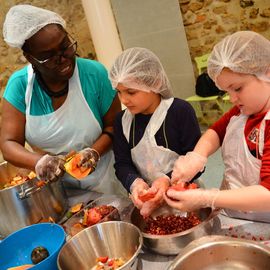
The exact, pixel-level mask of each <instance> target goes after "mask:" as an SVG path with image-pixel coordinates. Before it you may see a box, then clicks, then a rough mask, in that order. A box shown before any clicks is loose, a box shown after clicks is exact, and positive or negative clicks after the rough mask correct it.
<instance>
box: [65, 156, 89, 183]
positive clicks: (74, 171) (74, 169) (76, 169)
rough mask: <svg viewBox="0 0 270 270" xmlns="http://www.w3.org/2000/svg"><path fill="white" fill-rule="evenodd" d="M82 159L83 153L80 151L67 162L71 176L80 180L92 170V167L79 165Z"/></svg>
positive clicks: (67, 169) (67, 170) (66, 167)
mask: <svg viewBox="0 0 270 270" xmlns="http://www.w3.org/2000/svg"><path fill="white" fill-rule="evenodd" d="M80 161H81V155H80V154H79V153H78V154H76V155H74V156H73V157H71V158H70V159H69V160H68V162H66V163H65V169H66V172H68V173H69V174H70V175H71V176H73V177H74V178H76V179H78V180H81V179H82V178H84V177H86V176H87V175H88V174H89V173H90V172H91V168H86V167H82V166H78V164H79V162H80Z"/></svg>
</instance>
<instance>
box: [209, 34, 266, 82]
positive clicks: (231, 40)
mask: <svg viewBox="0 0 270 270" xmlns="http://www.w3.org/2000/svg"><path fill="white" fill-rule="evenodd" d="M225 67H226V68H229V69H230V70H232V71H234V72H238V73H245V74H252V75H255V76H256V77H258V78H259V79H261V80H264V81H270V78H269V77H267V76H266V72H267V71H268V69H269V67H270V41H269V40H267V39H266V38H265V37H263V36H261V35H259V34H258V33H255V32H252V31H239V32H236V33H234V34H232V35H229V36H227V37H225V38H224V39H223V40H222V41H220V42H219V43H217V44H216V45H215V47H214V49H213V51H212V53H211V54H210V56H209V59H208V67H207V72H208V74H209V76H210V77H211V78H212V79H213V80H214V81H215V82H216V79H217V76H218V75H219V74H220V72H221V71H222V69H223V68H225Z"/></svg>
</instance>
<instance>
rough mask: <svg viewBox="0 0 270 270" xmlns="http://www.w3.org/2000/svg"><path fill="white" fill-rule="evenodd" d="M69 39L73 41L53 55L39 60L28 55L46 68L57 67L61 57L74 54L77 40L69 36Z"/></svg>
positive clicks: (68, 56) (69, 56)
mask: <svg viewBox="0 0 270 270" xmlns="http://www.w3.org/2000/svg"><path fill="white" fill-rule="evenodd" d="M69 38H70V40H72V41H73V42H72V43H71V44H70V45H68V46H67V47H66V48H65V49H62V50H60V53H59V54H56V55H53V56H51V57H49V58H47V59H44V60H39V59H37V58H36V57H34V56H32V55H30V57H31V58H32V59H34V60H35V61H37V62H38V63H39V64H42V65H44V66H46V67H47V68H51V69H53V68H55V67H57V66H58V65H59V64H60V63H61V58H62V57H65V58H72V57H74V55H75V54H76V52H77V41H74V39H73V38H72V37H70V36H69Z"/></svg>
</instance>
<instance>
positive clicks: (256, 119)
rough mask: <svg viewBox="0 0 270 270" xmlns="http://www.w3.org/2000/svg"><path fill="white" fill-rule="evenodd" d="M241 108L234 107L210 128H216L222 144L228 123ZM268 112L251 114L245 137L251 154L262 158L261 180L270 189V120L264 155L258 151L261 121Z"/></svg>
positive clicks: (265, 136)
mask: <svg viewBox="0 0 270 270" xmlns="http://www.w3.org/2000/svg"><path fill="white" fill-rule="evenodd" d="M239 114H240V110H239V108H238V107H233V108H232V109H231V110H230V111H228V112H227V113H225V114H224V115H223V116H222V117H221V118H220V119H219V120H218V121H217V122H216V123H214V124H213V125H212V126H211V127H210V128H211V129H213V130H215V131H216V132H217V134H218V136H219V139H220V145H221V144H222V142H223V139H224V136H225V133H226V128H227V125H228V124H229V122H230V119H231V117H232V116H235V115H239ZM265 114H266V113H261V114H255V115H251V116H249V118H248V120H247V122H246V126H245V131H244V133H245V138H246V143H247V146H248V148H249V150H250V152H251V154H252V155H253V156H255V157H257V158H259V159H261V160H262V166H261V172H260V177H261V182H260V184H261V185H262V186H264V187H266V188H267V189H269V190H270V120H266V122H265V133H264V149H263V155H262V156H260V155H259V153H258V150H257V149H258V147H256V146H257V145H258V131H259V126H260V123H261V121H262V120H263V118H264V116H265Z"/></svg>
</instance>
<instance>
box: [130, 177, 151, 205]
mask: <svg viewBox="0 0 270 270" xmlns="http://www.w3.org/2000/svg"><path fill="white" fill-rule="evenodd" d="M149 188H150V187H149V186H148V184H147V183H146V182H145V181H144V180H143V179H142V178H136V179H135V181H134V182H133V183H132V185H131V186H130V193H131V195H130V196H129V197H130V199H131V200H132V202H133V204H134V205H135V206H136V207H137V208H138V209H141V208H142V206H143V201H141V200H140V199H139V196H140V195H141V194H143V193H144V192H146V191H148V190H149Z"/></svg>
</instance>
